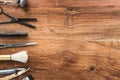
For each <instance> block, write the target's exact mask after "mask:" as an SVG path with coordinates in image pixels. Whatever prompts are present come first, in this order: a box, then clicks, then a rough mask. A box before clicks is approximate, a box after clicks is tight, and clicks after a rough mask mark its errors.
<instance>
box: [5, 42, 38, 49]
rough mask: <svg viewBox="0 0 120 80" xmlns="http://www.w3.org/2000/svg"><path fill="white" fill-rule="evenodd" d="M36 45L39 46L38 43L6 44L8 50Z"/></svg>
mask: <svg viewBox="0 0 120 80" xmlns="http://www.w3.org/2000/svg"><path fill="white" fill-rule="evenodd" d="M35 44H37V42H31V43H18V44H6V48H14V47H25V46H31V45H35Z"/></svg>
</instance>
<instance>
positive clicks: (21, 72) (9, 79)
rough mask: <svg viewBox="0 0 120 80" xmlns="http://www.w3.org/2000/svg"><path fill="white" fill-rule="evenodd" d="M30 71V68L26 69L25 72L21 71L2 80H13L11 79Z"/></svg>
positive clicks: (0, 79)
mask: <svg viewBox="0 0 120 80" xmlns="http://www.w3.org/2000/svg"><path fill="white" fill-rule="evenodd" d="M29 70H30V68H26V69H24V70H20V71H18V72H16V73H14V74H11V75H8V76H5V77H2V78H0V80H11V79H14V78H16V77H18V76H20V75H22V74H24V73H26V72H28V71H29Z"/></svg>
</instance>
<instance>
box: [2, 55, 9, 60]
mask: <svg viewBox="0 0 120 80" xmlns="http://www.w3.org/2000/svg"><path fill="white" fill-rule="evenodd" d="M7 60H11V58H10V55H0V61H7Z"/></svg>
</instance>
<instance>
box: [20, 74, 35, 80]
mask: <svg viewBox="0 0 120 80" xmlns="http://www.w3.org/2000/svg"><path fill="white" fill-rule="evenodd" d="M22 80H34V78H33V77H32V75H31V74H28V75H27V76H26V77H25V78H23V79H22Z"/></svg>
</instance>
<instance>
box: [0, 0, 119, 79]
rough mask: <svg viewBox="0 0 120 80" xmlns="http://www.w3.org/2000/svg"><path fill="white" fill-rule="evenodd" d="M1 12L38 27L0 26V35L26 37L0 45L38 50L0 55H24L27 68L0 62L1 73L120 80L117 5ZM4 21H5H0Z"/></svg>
mask: <svg viewBox="0 0 120 80" xmlns="http://www.w3.org/2000/svg"><path fill="white" fill-rule="evenodd" d="M2 7H3V8H4V11H5V12H6V13H9V14H11V15H13V16H15V17H21V18H23V17H24V18H26V17H34V18H37V19H38V22H31V24H33V25H36V27H37V29H36V30H34V29H30V28H27V27H25V26H22V25H19V24H16V23H15V24H5V25H0V32H4V31H25V32H28V33H29V37H27V38H16V37H14V38H10V37H6V38H0V43H17V42H38V45H34V46H29V47H21V48H11V49H1V50H0V54H12V53H16V52H18V51H22V50H27V51H28V52H29V62H28V63H27V64H21V63H17V62H7V61H6V62H0V69H8V68H14V67H21V66H30V67H31V68H34V70H33V71H30V72H28V74H29V73H30V74H32V75H33V77H34V78H35V80H120V35H119V34H120V0H28V4H27V7H26V8H25V9H21V8H19V7H15V6H2ZM3 20H8V18H6V17H5V16H4V15H0V21H3ZM23 76H25V75H23ZM23 76H21V77H19V78H17V79H16V80H21V79H22V78H23Z"/></svg>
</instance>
